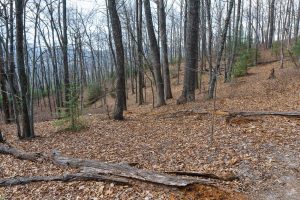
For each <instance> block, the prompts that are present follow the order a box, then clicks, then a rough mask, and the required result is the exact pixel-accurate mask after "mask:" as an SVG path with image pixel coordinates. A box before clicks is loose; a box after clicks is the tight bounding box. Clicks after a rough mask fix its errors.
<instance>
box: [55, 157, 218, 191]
mask: <svg viewBox="0 0 300 200" xmlns="http://www.w3.org/2000/svg"><path fill="white" fill-rule="evenodd" d="M53 160H54V162H55V163H56V164H59V165H64V166H70V167H82V168H84V172H86V173H98V174H106V175H114V176H118V177H123V178H128V179H134V180H139V181H144V182H151V183H155V184H162V185H166V186H176V187H185V186H188V185H192V184H196V183H198V184H205V185H213V182H212V181H210V180H205V179H196V178H184V177H178V176H172V175H168V174H163V173H158V172H153V171H148V170H143V169H138V168H135V167H131V166H129V165H127V164H115V163H104V162H99V161H95V160H83V159H77V158H69V157H62V156H60V155H59V154H57V153H55V154H54V155H53Z"/></svg>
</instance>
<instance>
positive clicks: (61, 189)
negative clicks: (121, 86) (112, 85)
mask: <svg viewBox="0 0 300 200" xmlns="http://www.w3.org/2000/svg"><path fill="white" fill-rule="evenodd" d="M279 65H280V63H279V62H275V63H271V64H265V65H258V66H256V67H253V68H251V69H250V70H249V75H248V76H245V77H242V78H239V79H236V80H234V81H233V82H231V83H223V82H224V81H223V80H222V79H221V78H220V79H219V82H218V90H217V96H218V98H217V99H216V102H215V105H216V107H215V109H216V110H219V111H299V110H300V92H299V89H300V81H299V77H300V69H295V67H294V66H293V64H292V63H290V62H286V64H285V66H284V68H283V69H280V67H279ZM272 68H274V69H275V75H276V79H274V80H268V76H269V74H270V71H271V70H272ZM181 81H182V80H181ZM172 82H173V83H175V82H176V80H175V79H174V80H172ZM203 82H204V83H203V84H202V85H203V87H202V88H201V91H199V90H198V91H197V99H196V102H195V103H189V104H186V105H176V98H178V97H179V95H180V92H181V88H182V85H178V86H176V85H174V87H173V94H174V99H172V100H168V101H167V105H166V106H163V107H161V108H155V109H153V108H152V105H151V93H150V90H149V92H148V94H147V96H148V97H147V104H146V105H143V106H139V107H138V106H136V105H134V101H135V99H134V97H133V98H130V99H129V106H128V111H126V113H125V118H126V120H125V121H123V122H118V121H113V120H109V119H108V117H107V114H106V113H105V111H104V110H103V108H101V107H100V103H99V104H98V105H96V106H93V107H92V108H91V109H90V110H89V111H87V115H85V116H84V121H85V123H86V124H87V126H88V127H87V128H86V129H84V130H82V131H80V132H77V133H70V132H64V131H61V130H60V129H59V127H57V126H55V123H54V122H53V121H46V122H39V123H36V133H37V135H38V136H39V137H38V138H36V139H34V140H31V141H19V140H18V139H17V138H16V132H15V128H14V126H13V125H11V126H3V128H2V129H3V132H4V133H6V135H7V140H8V141H9V142H10V144H12V145H13V146H16V147H18V148H20V149H23V150H26V151H31V152H45V153H48V154H50V153H51V152H52V150H54V149H56V150H59V151H61V153H62V154H63V155H67V156H72V157H77V158H86V159H95V160H100V161H106V162H114V163H122V162H125V163H138V167H139V168H142V169H149V170H155V171H160V172H164V171H195V172H206V173H214V174H217V175H224V174H235V175H236V176H238V177H239V180H238V181H231V182H221V183H220V184H219V185H218V186H216V187H208V186H202V185H197V186H193V187H188V188H184V189H180V188H168V187H162V186H157V185H152V184H146V183H137V184H136V185H133V186H126V185H116V184H113V183H102V182H72V183H60V182H52V183H34V184H29V185H25V186H14V187H6V188H0V199H1V198H3V199H148V200H149V199H220V200H221V199H234V200H235V199H270V200H273V199H278V200H279V199H286V200H297V199H300V174H299V169H300V120H299V119H295V118H286V117H273V116H272V117H271V116H263V117H251V118H237V119H235V120H233V121H231V122H230V123H227V122H226V120H225V118H224V117H223V116H219V115H216V116H214V117H213V116H212V115H211V114H197V113H195V112H189V111H191V110H197V111H202V110H206V111H212V110H213V109H214V107H213V105H214V101H208V100H206V95H205V94H206V90H207V88H206V87H207V74H206V75H205V76H204V80H203ZM204 86H205V87H204ZM111 107H112V105H111ZM98 111H99V112H98ZM97 112H98V113H97ZM88 113H90V114H88ZM213 119H214V120H213ZM212 127H213V130H214V131H213V132H212ZM0 160H1V162H0V178H8V177H14V176H29V175H59V174H63V173H67V172H70V171H73V169H69V168H60V167H57V166H54V165H51V164H48V163H32V162H29V161H20V160H17V159H14V158H13V157H11V156H4V155H0Z"/></svg>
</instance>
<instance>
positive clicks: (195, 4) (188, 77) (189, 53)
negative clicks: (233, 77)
mask: <svg viewBox="0 0 300 200" xmlns="http://www.w3.org/2000/svg"><path fill="white" fill-rule="evenodd" d="M187 4H188V13H187V29H186V39H185V40H186V50H185V51H186V58H185V69H184V81H183V91H182V94H181V96H180V97H179V99H178V100H177V103H178V104H182V103H186V102H190V101H195V89H196V80H195V79H196V73H197V68H198V67H197V66H198V38H199V6H200V0H189V1H188V2H187Z"/></svg>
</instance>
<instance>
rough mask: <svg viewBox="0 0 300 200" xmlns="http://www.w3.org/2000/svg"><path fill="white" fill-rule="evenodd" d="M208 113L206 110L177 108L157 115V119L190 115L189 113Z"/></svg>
mask: <svg viewBox="0 0 300 200" xmlns="http://www.w3.org/2000/svg"><path fill="white" fill-rule="evenodd" d="M207 114H209V112H208V111H206V110H179V111H176V112H172V113H167V114H163V115H160V116H158V119H171V118H180V117H184V116H190V115H207Z"/></svg>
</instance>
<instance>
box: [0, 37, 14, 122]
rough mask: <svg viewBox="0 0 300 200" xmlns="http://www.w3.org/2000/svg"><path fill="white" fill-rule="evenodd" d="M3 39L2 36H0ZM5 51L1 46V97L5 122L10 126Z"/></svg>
mask: <svg viewBox="0 0 300 200" xmlns="http://www.w3.org/2000/svg"><path fill="white" fill-rule="evenodd" d="M0 37H1V36H0ZM0 40H1V39H0ZM3 53H4V52H3V49H2V45H0V84H1V95H2V108H3V112H4V122H5V123H6V124H9V123H10V122H11V121H10V109H9V101H8V92H7V86H6V83H7V82H6V78H7V77H6V73H5V66H4V57H3Z"/></svg>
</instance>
